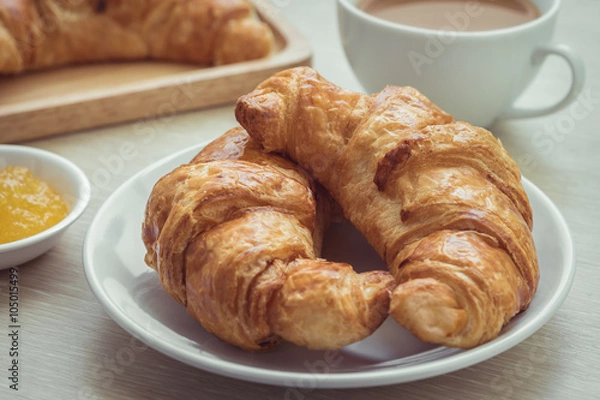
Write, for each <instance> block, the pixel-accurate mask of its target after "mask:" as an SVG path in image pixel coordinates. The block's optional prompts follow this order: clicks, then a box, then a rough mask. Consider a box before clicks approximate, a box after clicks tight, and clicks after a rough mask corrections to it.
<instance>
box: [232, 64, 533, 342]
mask: <svg viewBox="0 0 600 400" xmlns="http://www.w3.org/2000/svg"><path fill="white" fill-rule="evenodd" d="M236 117H237V119H238V121H239V122H240V124H241V125H242V126H243V127H244V128H246V130H247V131H248V133H249V134H250V136H252V137H253V138H254V139H256V140H257V141H258V142H259V143H260V144H261V145H262V146H264V148H265V149H266V150H268V151H273V152H281V153H284V154H286V155H288V156H289V157H290V158H291V159H293V160H295V161H297V162H298V163H299V164H300V165H301V166H303V167H304V168H305V169H306V170H308V171H309V172H310V173H311V174H312V175H313V176H314V177H315V178H316V179H317V180H318V181H319V182H320V183H322V184H323V186H324V187H325V188H326V189H327V190H328V191H329V193H330V194H331V195H332V197H333V198H334V199H335V200H336V201H337V202H338V203H339V204H340V206H341V207H342V209H343V212H344V215H345V216H346V218H348V219H349V220H350V221H351V222H352V223H353V224H354V225H355V226H356V227H357V229H358V230H359V231H361V232H362V233H363V234H364V235H365V237H366V238H367V240H368V241H369V242H370V244H371V245H372V246H373V247H374V248H375V249H376V250H377V252H378V253H379V254H380V255H381V257H382V258H383V259H384V260H385V262H386V264H387V265H388V267H389V270H390V271H391V272H392V274H393V275H394V277H395V279H396V282H397V283H398V286H397V287H396V289H395V290H394V291H393V293H392V299H391V306H390V314H391V315H392V316H393V317H394V318H395V319H396V321H398V322H399V323H400V324H401V325H402V326H404V327H405V328H407V329H409V330H410V331H411V332H412V333H413V334H414V335H415V336H417V337H418V338H420V339H421V340H423V341H427V342H432V343H438V344H441V345H446V346H453V347H463V348H469V347H473V346H476V345H479V344H481V343H484V342H487V341H489V340H491V339H493V338H495V337H496V336H497V335H498V334H499V332H500V330H501V328H502V327H503V326H504V325H505V324H506V323H507V322H508V321H509V320H510V319H511V318H512V317H513V316H514V315H515V314H517V313H518V312H520V311H522V310H525V309H526V308H527V307H528V305H529V304H530V302H531V300H532V298H533V296H534V293H535V291H536V288H537V285H538V280H539V270H538V263H537V256H536V251H535V247H534V242H533V238H532V235H531V227H532V221H533V220H532V211H531V208H530V205H529V201H528V199H527V196H526V194H525V192H524V190H523V187H522V186H521V183H520V179H521V175H520V171H519V169H518V167H517V165H516V163H515V162H514V161H513V160H512V159H511V158H510V157H509V155H508V154H507V152H506V151H505V150H504V148H503V147H502V145H501V144H500V142H499V141H498V140H496V139H495V138H494V137H493V136H492V134H491V133H490V132H488V131H486V130H485V129H482V128H478V127H474V126H471V125H469V124H468V123H466V122H459V121H455V120H454V119H453V118H452V116H450V115H449V114H447V113H445V112H444V111H442V110H441V109H439V108H438V107H437V106H435V105H434V104H432V103H431V102H430V101H429V100H428V99H427V98H425V97H424V96H423V95H422V94H421V93H419V92H418V91H417V90H415V89H413V88H410V87H394V86H389V87H387V88H385V89H384V90H382V91H381V92H380V93H377V94H374V95H372V96H368V95H364V94H360V93H355V92H351V91H347V90H343V89H341V88H339V87H337V86H335V85H333V84H332V83H330V82H327V81H326V80H324V79H323V78H322V77H321V76H319V74H318V73H317V72H315V71H314V70H312V69H310V68H307V67H300V68H294V69H291V70H287V71H283V72H281V73H278V74H276V75H274V76H273V77H271V78H269V79H267V80H266V81H264V82H263V83H261V84H260V85H259V86H258V87H257V88H256V90H255V91H253V92H252V93H250V94H248V95H245V96H243V97H241V98H240V99H239V100H238V102H237V105H236Z"/></svg>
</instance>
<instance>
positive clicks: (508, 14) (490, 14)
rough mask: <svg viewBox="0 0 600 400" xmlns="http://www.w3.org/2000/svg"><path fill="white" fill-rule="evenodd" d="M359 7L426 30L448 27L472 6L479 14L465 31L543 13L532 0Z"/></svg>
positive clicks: (382, 2) (420, 0) (398, 0)
mask: <svg viewBox="0 0 600 400" xmlns="http://www.w3.org/2000/svg"><path fill="white" fill-rule="evenodd" d="M357 6H358V8H360V9H361V10H363V11H364V12H366V13H368V14H371V15H373V16H374V17H377V18H381V19H384V20H386V21H390V22H394V23H398V24H404V25H411V26H415V27H421V28H427V29H442V30H450V29H452V26H448V27H446V29H444V26H445V25H448V24H449V22H451V21H452V18H453V15H460V13H461V12H462V11H464V10H467V9H470V10H471V11H470V14H471V15H474V16H476V18H472V19H471V20H470V23H469V24H467V25H466V26H465V27H464V30H465V31H489V30H494V29H501V28H509V27H511V26H516V25H521V24H524V23H526V22H529V21H531V20H534V19H536V18H538V17H539V16H540V10H539V9H538V8H537V6H536V5H535V4H534V3H533V2H531V1H530V0H480V1H477V2H476V1H473V0H361V1H359V2H358V3H357Z"/></svg>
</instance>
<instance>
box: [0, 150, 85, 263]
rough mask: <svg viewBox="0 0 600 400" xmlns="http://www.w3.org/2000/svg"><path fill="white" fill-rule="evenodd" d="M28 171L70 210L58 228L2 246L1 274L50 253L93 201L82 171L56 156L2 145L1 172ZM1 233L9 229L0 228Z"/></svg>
mask: <svg viewBox="0 0 600 400" xmlns="http://www.w3.org/2000/svg"><path fill="white" fill-rule="evenodd" d="M8 166H20V167H27V168H28V169H29V170H30V171H31V172H32V173H33V176H34V177H35V178H37V179H39V180H42V181H45V182H47V183H48V184H49V185H50V186H52V188H54V190H56V191H57V192H58V194H59V195H60V196H61V197H62V199H63V200H64V201H65V202H66V203H67V206H68V207H69V210H70V212H69V214H68V215H67V216H66V217H65V218H64V219H63V220H62V221H60V222H59V223H57V224H56V225H54V226H52V227H50V228H48V229H46V230H45V231H42V232H40V233H37V234H35V235H33V236H30V237H27V238H24V239H21V240H16V241H14V242H9V243H5V244H0V270H1V269H6V268H9V267H13V266H17V265H20V264H23V263H25V262H27V261H29V260H32V259H34V258H36V257H38V256H40V255H42V254H44V253H45V252H47V251H48V250H50V249H51V248H52V247H53V246H54V245H55V244H56V243H57V242H58V240H59V239H60V237H61V235H62V234H63V233H64V232H65V230H66V229H67V228H68V227H69V225H71V224H72V223H73V222H75V220H77V218H79V216H80V215H81V214H82V213H83V211H84V210H85V208H86V207H87V205H88V203H89V201H90V192H91V189H90V182H89V180H88V178H87V177H86V176H85V174H84V173H83V171H82V170H81V169H79V167H78V166H76V165H75V164H73V163H72V162H71V161H69V160H67V159H66V158H63V157H61V156H59V155H57V154H54V153H51V152H48V151H45V150H39V149H36V148H33V147H27V146H17V145H0V169H4V168H6V167H8ZM0 229H6V227H2V226H0Z"/></svg>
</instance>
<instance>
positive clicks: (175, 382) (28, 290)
mask: <svg viewBox="0 0 600 400" xmlns="http://www.w3.org/2000/svg"><path fill="white" fill-rule="evenodd" d="M273 3H274V4H275V5H276V6H278V7H280V8H281V12H282V13H283V14H284V15H285V16H286V17H287V18H288V19H289V20H290V21H291V22H293V23H294V24H295V25H296V26H297V27H298V29H299V30H300V31H301V32H302V33H303V34H304V35H305V36H306V37H307V38H308V39H309V40H310V41H311V43H312V46H313V50H314V59H313V66H314V67H315V68H316V69H317V70H319V72H320V73H321V74H322V75H323V76H324V77H325V78H327V79H329V80H331V81H333V82H335V83H337V84H339V85H341V86H343V87H345V88H348V89H354V90H361V87H360V85H359V84H358V82H357V81H356V80H355V78H354V77H353V75H352V72H351V70H350V68H349V66H348V64H347V62H346V60H345V58H344V55H343V51H342V48H341V46H340V41H339V37H338V34H337V28H336V17H335V2H334V1H333V0H327V1H323V0H321V1H319V0H312V1H302V2H301V1H299V0H296V1H292V0H278V1H273ZM564 3H565V4H563V8H562V12H561V14H560V17H559V20H558V26H557V30H556V34H555V40H556V41H558V42H564V43H568V44H569V45H571V46H572V47H573V48H574V49H575V50H576V51H577V52H579V53H580V54H582V55H583V57H584V59H585V63H586V67H587V80H586V85H585V89H584V94H585V96H587V97H586V98H587V99H588V100H587V101H588V103H589V104H591V105H592V106H591V110H590V112H589V113H588V114H587V115H585V116H582V115H580V114H578V115H577V117H578V118H576V119H575V118H573V117H572V116H571V115H570V114H569V110H568V109H565V110H563V111H559V112H558V113H556V114H553V115H549V116H546V117H543V118H535V119H528V120H507V121H502V122H498V123H496V124H495V125H494V126H493V127H492V128H491V130H492V131H493V132H494V134H495V135H496V136H497V137H499V138H500V139H501V140H502V142H503V144H504V145H505V147H506V148H507V150H508V151H509V153H510V154H511V155H512V156H513V157H514V158H515V159H516V160H517V161H518V162H519V163H520V166H521V169H522V172H523V174H524V175H525V176H526V177H528V178H529V179H530V180H531V181H532V182H533V183H534V184H536V185H537V186H538V187H539V188H541V189H542V190H543V191H544V192H545V193H546V194H547V195H548V196H549V197H550V198H551V199H552V200H553V201H554V202H555V204H556V205H557V206H558V208H559V209H560V210H561V212H562V213H563V215H564V217H565V218H566V220H567V222H568V224H569V226H570V229H571V234H572V237H573V240H574V243H575V249H576V257H577V261H576V265H577V274H576V277H575V281H574V284H573V287H572V290H571V292H570V294H569V296H568V298H567V299H566V301H565V303H564V304H563V306H562V307H561V308H560V309H559V310H558V312H557V313H556V315H555V316H554V317H553V318H552V319H551V320H550V321H549V322H548V323H547V324H546V325H545V326H544V327H542V328H541V329H540V330H539V331H538V332H537V333H535V334H534V335H533V336H531V337H530V338H528V339H527V340H525V341H524V342H522V343H520V344H519V345H517V346H515V347H514V348H512V349H510V350H508V351H506V352H504V353H503V354H501V355H498V356H496V357H494V358H492V359H490V360H488V361H485V362H483V363H480V364H478V365H475V366H472V367H470V368H466V369H463V370H460V371H457V372H454V373H450V374H447V375H443V376H439V377H435V378H430V379H426V380H422V381H419V382H412V383H408V384H399V385H393V386H385V387H377V388H365V389H352V390H341V389H335V390H325V389H323V390H321V389H318V390H310V389H304V390H302V391H300V392H293V393H292V392H290V391H286V388H283V387H275V386H268V385H263V384H257V383H250V382H244V381H238V380H235V379H230V378H227V377H222V376H219V375H215V374H213V373H210V372H205V371H202V370H199V369H196V368H193V367H191V366H188V365H185V364H183V363H180V362H178V361H176V360H174V359H172V358H169V357H168V356H165V355H163V354H161V353H159V352H157V351H155V350H154V349H152V348H146V349H144V350H143V351H140V352H137V353H136V357H135V360H134V362H131V363H127V365H119V364H115V362H114V359H115V355H116V354H117V352H118V351H119V349H121V348H123V347H124V346H131V345H132V343H133V342H132V337H131V336H130V335H129V334H128V333H127V332H125V331H124V330H123V329H122V328H121V327H120V326H118V325H117V324H116V323H115V322H114V321H113V320H112V319H111V318H110V317H109V316H108V315H107V314H106V312H105V311H104V309H103V307H102V306H101V305H100V304H99V303H98V301H97V300H96V299H95V297H94V295H93V294H92V292H91V290H90V288H89V286H88V284H87V282H86V279H85V276H84V272H83V265H82V256H81V253H82V246H83V239H84V235H85V233H86V230H87V228H88V226H89V224H90V222H91V220H92V218H93V217H94V215H95V213H96V211H97V210H98V208H99V207H100V205H101V204H102V203H103V202H104V201H105V200H106V198H107V197H108V196H109V195H110V194H111V193H112V192H113V191H114V190H115V189H116V188H117V187H119V185H121V184H122V183H123V182H124V181H125V180H126V179H127V178H128V177H130V176H131V175H133V174H134V173H135V172H137V171H139V170H140V169H142V168H144V167H145V166H147V165H149V164H151V163H153V162H154V161H156V160H159V159H161V158H163V157H165V156H168V155H170V154H172V153H173V152H176V151H178V150H181V149H183V148H186V147H188V146H190V145H194V144H197V143H199V142H203V141H206V140H208V139H212V138H214V137H216V136H218V135H220V134H221V133H223V132H225V131H226V130H227V129H229V128H231V127H232V126H234V125H235V120H234V116H233V112H232V105H231V104H228V105H225V106H223V107H217V108H211V109H207V110H202V111H198V112H191V113H186V114H182V115H177V116H172V117H168V118H167V117H165V118H158V119H154V120H147V121H145V122H143V123H142V124H143V125H142V127H143V128H144V129H145V131H144V132H147V135H146V136H145V137H144V140H135V136H134V135H133V132H134V129H139V127H140V126H139V125H135V124H124V125H120V126H114V127H108V128H103V129H96V130H92V131H86V132H79V133H74V134H68V135H62V136H58V137H54V138H50V139H45V140H38V141H32V142H28V143H24V144H26V145H30V146H34V147H38V148H42V149H46V150H50V151H53V152H56V153H58V154H61V155H63V156H65V157H68V158H69V159H71V160H72V161H73V162H75V163H76V164H77V165H79V166H80V167H81V168H82V169H83V170H84V171H85V172H86V174H87V175H88V176H89V177H90V178H91V181H92V186H93V188H92V190H93V192H92V199H91V203H90V206H89V208H88V209H87V211H86V212H85V214H84V215H83V216H82V217H81V218H80V219H79V220H78V221H77V222H76V223H75V224H74V225H73V226H72V227H71V228H70V229H69V231H68V232H67V233H66V235H65V236H64V237H63V238H62V239H61V241H60V243H59V245H58V246H57V247H55V248H54V249H53V250H51V251H50V252H48V253H47V254H45V255H44V256H42V257H40V258H38V259H36V260H34V261H31V262H29V263H27V264H25V265H22V266H21V267H20V268H19V275H20V279H19V283H20V287H21V298H20V301H21V304H20V312H21V317H22V330H21V337H20V347H21V352H20V354H19V357H20V365H21V375H20V382H19V388H20V390H19V391H18V392H14V391H13V390H9V388H8V382H7V378H6V376H7V372H6V371H7V370H6V368H7V367H8V365H5V364H6V362H5V361H6V360H8V354H7V353H8V348H9V343H8V339H9V338H8V335H7V334H6V333H5V331H6V330H7V329H8V328H7V324H5V323H2V325H3V326H4V328H2V329H0V333H1V334H0V354H1V355H0V360H2V362H1V363H0V364H1V368H0V369H2V371H5V372H4V373H2V374H0V375H2V376H1V377H0V382H2V383H1V384H0V399H9V398H10V399H16V398H23V399H83V398H85V399H88V398H89V399H155V398H161V399H167V398H168V399H179V398H207V399H208V398H218V399H242V398H250V397H251V398H269V399H280V398H283V399H287V398H305V399H342V398H343V399H354V398H356V399H359V398H381V399H397V398H404V399H412V398H414V399H423V398H425V399H447V398H456V399H459V398H460V399H481V398H490V399H496V398H497V399H557V400H558V399H561V400H562V399H566V398H571V399H592V398H595V399H597V398H599V396H600V394H599V393H600V379H598V378H599V375H600V374H599V373H598V372H597V371H598V364H600V345H599V341H598V339H599V338H600V312H598V310H599V309H600V295H598V286H599V285H600V279H599V278H600V269H599V267H600V265H599V264H598V259H600V246H599V245H598V243H599V242H600V228H599V223H600V201H599V197H600V196H599V195H600V162H599V157H600V156H599V154H600V135H599V134H598V132H597V130H598V126H600V112H598V110H597V107H598V105H599V104H600V51H599V48H598V40H599V39H600V25H598V24H597V21H596V19H597V17H598V15H600V1H595V0H580V1H577V2H575V1H573V2H571V1H569V2H564ZM566 70H567V69H566V68H565V66H564V65H563V64H562V63H561V62H558V61H555V60H550V61H548V62H547V63H546V65H545V66H544V67H543V69H542V71H541V74H540V76H539V77H538V78H537V79H536V81H535V82H534V84H533V87H532V88H531V90H530V91H528V92H527V93H526V94H525V95H524V97H523V98H522V100H521V101H522V103H523V104H542V103H545V102H549V101H551V99H552V98H555V97H556V96H554V95H552V93H560V91H561V90H565V88H566V86H567V85H568V81H569V79H570V78H569V74H568V73H567V71H566ZM582 101H585V100H582ZM565 121H566V122H565ZM131 142H133V143H135V152H134V153H133V154H132V155H131V157H128V158H127V160H123V162H122V164H120V165H118V166H116V167H115V168H113V170H112V171H111V172H110V179H103V180H99V179H96V180H94V176H96V175H97V174H98V173H99V172H98V171H100V170H102V169H106V166H105V162H106V160H107V158H108V157H110V156H111V155H114V154H118V151H119V148H120V146H122V145H123V143H131ZM95 174H96V175H95ZM0 287H1V288H2V292H1V296H0V302H1V303H0V310H2V311H1V312H0V315H1V318H2V320H4V319H5V317H6V316H7V315H8V295H7V294H6V293H7V289H8V273H7V271H0ZM6 318H7V317H6ZM534 346H535V347H536V348H537V349H541V350H542V353H539V352H537V353H536V357H534V358H533V359H532V358H531V357H530V356H531V348H532V347H534ZM540 354H543V356H539V355H540ZM111 360H112V361H111ZM290 393H292V394H294V396H295V397H291V396H290Z"/></svg>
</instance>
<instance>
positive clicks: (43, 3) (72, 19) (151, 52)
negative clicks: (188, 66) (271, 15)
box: [0, 0, 274, 73]
mask: <svg viewBox="0 0 600 400" xmlns="http://www.w3.org/2000/svg"><path fill="white" fill-rule="evenodd" d="M273 44H274V38H273V33H272V32H271V30H270V28H269V26H268V25H267V24H265V23H263V22H261V21H260V20H259V19H258V18H257V17H256V13H255V11H254V8H253V6H252V3H251V2H250V1H249V0H128V1H124V0H84V1H76V2H69V1H62V0H40V1H33V0H12V1H8V0H4V1H0V73H16V72H21V71H24V70H32V69H40V68H49V67H55V66H61V65H66V64H73V63H87V62H98V61H114V60H138V59H147V58H151V59H158V60H170V61H177V62H190V63H197V64H202V65H221V64H229V63H234V62H240V61H246V60H252V59H257V58H262V57H265V56H267V55H268V54H269V53H270V52H271V51H272V49H273Z"/></svg>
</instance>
